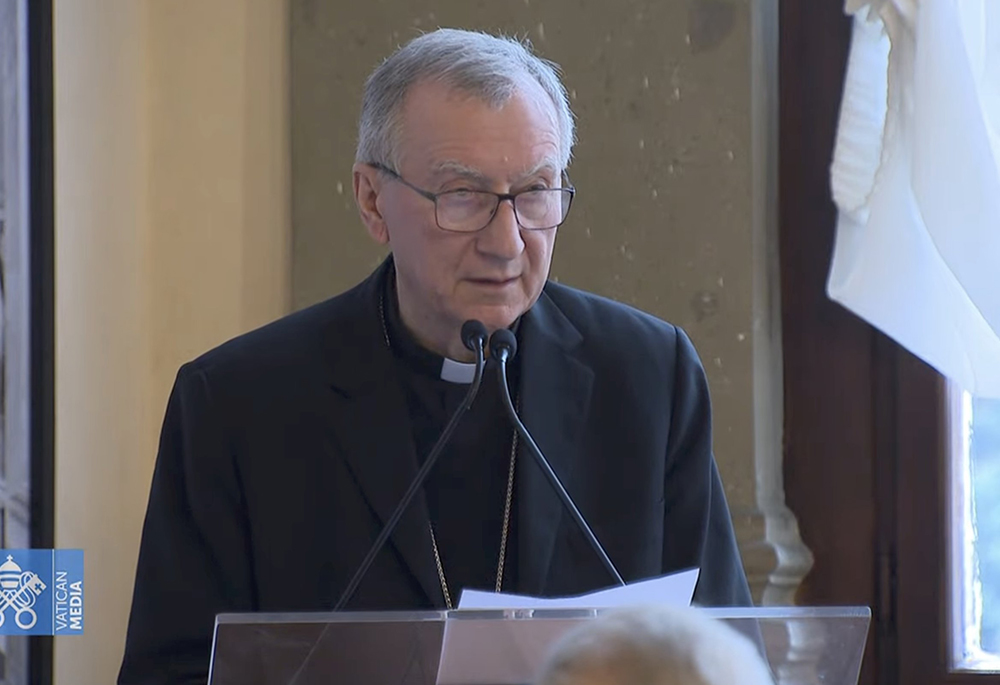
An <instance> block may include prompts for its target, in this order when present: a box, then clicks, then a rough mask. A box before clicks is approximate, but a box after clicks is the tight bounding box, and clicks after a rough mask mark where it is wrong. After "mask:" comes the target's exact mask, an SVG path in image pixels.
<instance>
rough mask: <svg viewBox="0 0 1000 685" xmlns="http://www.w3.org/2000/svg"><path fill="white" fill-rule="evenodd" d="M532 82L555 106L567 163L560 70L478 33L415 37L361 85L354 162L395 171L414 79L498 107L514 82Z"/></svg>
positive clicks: (569, 120) (569, 119)
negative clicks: (442, 85)
mask: <svg viewBox="0 0 1000 685" xmlns="http://www.w3.org/2000/svg"><path fill="white" fill-rule="evenodd" d="M524 77H528V78H533V79H534V80H535V81H536V82H537V83H538V84H539V85H540V86H541V87H542V89H543V90H544V91H545V92H546V94H548V96H549V97H550V98H551V100H552V104H553V105H554V106H555V111H556V120H557V122H558V124H559V129H560V131H559V132H560V136H561V145H560V160H559V161H560V163H561V165H562V167H563V168H566V167H567V166H568V165H569V160H570V156H571V155H572V149H573V143H574V142H575V139H574V129H573V114H572V112H571V110H570V107H569V98H568V97H567V95H566V88H565V87H564V86H563V84H562V81H560V79H559V66H558V65H557V64H555V63H553V62H550V61H548V60H545V59H542V58H540V57H538V56H536V55H534V54H533V53H532V51H531V45H530V43H528V42H527V40H525V41H523V42H522V41H517V40H515V39H513V38H508V37H504V36H494V35H490V34H488V33H481V32H477V31H463V30H458V29H438V30H437V31H433V32H431V33H426V34H424V35H422V36H419V37H417V38H415V39H413V40H412V41H410V42H409V43H407V44H406V45H404V46H403V47H402V48H400V49H398V50H397V51H396V52H394V53H393V54H392V55H391V56H390V57H389V58H387V59H386V60H385V61H384V62H382V64H380V65H379V66H378V67H377V68H376V69H375V71H373V72H372V74H371V76H369V77H368V80H367V82H366V83H365V89H364V96H363V98H362V102H361V121H360V125H359V130H358V149H357V156H356V161H358V162H363V163H369V164H371V163H378V164H384V165H386V166H388V167H390V168H392V169H398V161H399V149H398V145H399V131H400V129H401V125H402V121H401V113H402V109H403V101H404V99H405V98H406V93H407V91H408V90H409V88H410V87H411V86H413V85H414V84H415V83H417V82H418V81H425V80H426V81H440V82H443V83H445V84H446V85H448V86H450V87H451V88H454V89H455V90H457V91H459V92H462V93H465V94H468V95H472V96H474V97H477V98H479V99H481V100H483V101H484V102H485V103H487V104H488V105H490V106H491V107H500V106H502V105H503V104H504V103H505V102H507V100H508V99H509V98H510V97H511V96H512V95H513V94H514V92H515V91H516V89H517V81H518V78H524Z"/></svg>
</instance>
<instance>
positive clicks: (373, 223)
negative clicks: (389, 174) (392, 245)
mask: <svg viewBox="0 0 1000 685" xmlns="http://www.w3.org/2000/svg"><path fill="white" fill-rule="evenodd" d="M353 171H354V201H355V202H356V203H357V205H358V212H359V213H360V214H361V221H363V222H364V224H365V228H366V229H368V235H370V236H371V237H372V240H374V241H375V242H377V243H378V244H379V245H386V244H387V243H388V242H389V229H388V228H387V227H386V225H385V219H384V218H383V217H382V212H381V210H380V209H379V206H378V194H379V192H381V190H382V182H381V181H382V179H381V178H379V172H378V170H377V169H375V168H374V167H373V166H371V165H369V164H361V163H357V164H355V165H354V169H353Z"/></svg>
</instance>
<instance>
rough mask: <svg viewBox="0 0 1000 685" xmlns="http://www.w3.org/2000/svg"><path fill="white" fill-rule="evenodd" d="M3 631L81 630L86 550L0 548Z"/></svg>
mask: <svg viewBox="0 0 1000 685" xmlns="http://www.w3.org/2000/svg"><path fill="white" fill-rule="evenodd" d="M0 561H2V562H3V563H0V635H79V634H82V633H83V614H84V611H83V609H84V604H83V550H82V549H0Z"/></svg>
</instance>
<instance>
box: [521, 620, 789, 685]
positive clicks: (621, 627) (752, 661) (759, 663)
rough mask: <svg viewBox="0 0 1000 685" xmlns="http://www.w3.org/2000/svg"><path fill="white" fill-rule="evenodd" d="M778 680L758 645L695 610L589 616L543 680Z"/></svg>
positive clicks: (683, 683) (663, 684)
mask: <svg viewBox="0 0 1000 685" xmlns="http://www.w3.org/2000/svg"><path fill="white" fill-rule="evenodd" d="M585 683H587V684H590V683H601V684H602V685H618V684H621V685H625V684H627V685H735V684H738V685H773V683H774V681H773V679H772V678H771V674H770V672H769V669H768V668H767V666H766V665H765V663H764V660H763V659H762V658H761V655H760V653H759V652H758V650H757V648H756V647H755V646H754V644H753V643H752V642H751V641H750V640H749V639H747V638H746V637H744V636H743V635H741V634H740V633H739V632H737V631H736V630H734V629H733V628H730V627H729V626H728V625H726V624H725V623H722V622H721V621H718V620H715V619H712V618H710V617H709V616H707V615H705V614H703V613H702V612H701V611H700V610H697V609H693V608H692V609H665V608H654V609H634V610H626V611H618V612H614V613H611V614H607V615H604V616H600V617H598V618H596V619H594V620H592V621H587V622H586V623H584V624H583V625H581V626H579V627H578V628H576V629H573V630H571V631H570V632H569V633H567V634H566V635H564V636H563V637H562V638H561V639H560V640H559V642H557V643H556V645H555V646H554V647H553V649H552V651H551V653H550V654H549V657H548V660H547V662H546V664H545V666H544V667H543V669H542V672H541V674H540V677H539V679H538V681H537V685H583V684H585Z"/></svg>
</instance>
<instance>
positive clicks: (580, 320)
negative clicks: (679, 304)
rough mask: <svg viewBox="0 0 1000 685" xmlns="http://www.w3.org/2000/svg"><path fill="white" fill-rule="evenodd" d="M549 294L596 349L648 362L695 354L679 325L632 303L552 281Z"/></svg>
mask: <svg viewBox="0 0 1000 685" xmlns="http://www.w3.org/2000/svg"><path fill="white" fill-rule="evenodd" d="M545 294H546V295H547V296H548V297H549V299H551V300H552V302H553V304H555V305H556V307H558V308H559V310H560V311H561V312H562V313H563V314H564V315H565V316H566V318H567V319H569V320H570V322H572V323H573V325H574V326H576V328H577V329H578V330H579V331H580V334H581V335H582V336H583V340H584V342H583V345H584V347H585V348H587V349H588V350H591V351H593V352H595V353H601V352H606V353H608V354H613V355H614V356H615V357H616V358H618V359H619V361H623V360H624V361H634V362H640V363H643V364H648V363H650V362H651V361H653V360H657V359H658V360H661V361H662V362H665V363H667V364H669V365H670V366H673V364H674V363H676V361H677V355H678V354H681V355H682V356H687V357H693V361H694V362H695V363H696V364H698V365H700V361H698V359H697V355H696V353H695V351H694V348H693V345H692V344H691V342H690V339H689V338H688V336H687V334H686V333H685V331H684V330H683V329H682V328H680V327H679V326H677V325H675V324H672V323H670V322H668V321H664V320H663V319H660V318H658V317H656V316H653V315H652V314H650V313H648V312H644V311H642V310H641V309H638V308H636V307H633V306H631V305H627V304H624V303H622V302H617V301H615V300H612V299H610V298H607V297H603V296H601V295H596V294H594V293H591V292H587V291H584V290H579V289H577V288H572V287H570V286H567V285H563V284H560V283H554V282H552V281H550V282H549V283H548V284H546V286H545Z"/></svg>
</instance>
